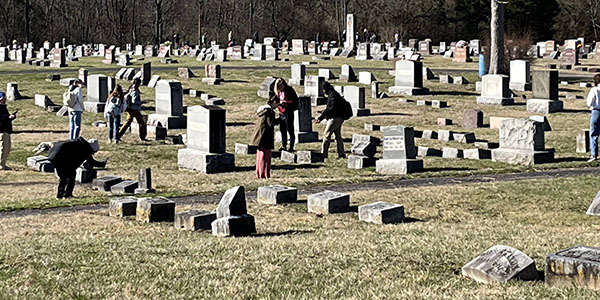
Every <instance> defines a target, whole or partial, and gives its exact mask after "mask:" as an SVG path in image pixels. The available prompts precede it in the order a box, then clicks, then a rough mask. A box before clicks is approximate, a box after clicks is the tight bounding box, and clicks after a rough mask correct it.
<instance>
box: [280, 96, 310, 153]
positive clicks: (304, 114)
mask: <svg viewBox="0 0 600 300" xmlns="http://www.w3.org/2000/svg"><path fill="white" fill-rule="evenodd" d="M311 105H312V99H311V98H310V97H308V96H299V97H298V110H296V111H295V112H294V130H295V134H296V143H312V142H316V141H318V140H319V133H318V132H316V131H313V129H312V121H313V117H312V108H311ZM279 134H281V133H279Z"/></svg>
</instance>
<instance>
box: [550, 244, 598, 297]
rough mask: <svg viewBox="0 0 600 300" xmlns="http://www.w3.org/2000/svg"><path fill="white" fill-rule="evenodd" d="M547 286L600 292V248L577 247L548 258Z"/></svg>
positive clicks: (553, 254)
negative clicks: (599, 282)
mask: <svg viewBox="0 0 600 300" xmlns="http://www.w3.org/2000/svg"><path fill="white" fill-rule="evenodd" d="M544 275H545V276H544V280H545V282H546V285H547V286H549V287H555V288H573V287H580V288H587V289H591V290H600V284H598V278H600V248H594V247H588V246H575V247H572V248H569V249H565V250H561V251H558V252H556V253H552V254H549V255H548V256H546V272H545V274H544Z"/></svg>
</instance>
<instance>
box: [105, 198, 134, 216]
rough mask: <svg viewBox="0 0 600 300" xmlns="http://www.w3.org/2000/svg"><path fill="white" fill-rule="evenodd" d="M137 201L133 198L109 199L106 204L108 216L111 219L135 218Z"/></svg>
mask: <svg viewBox="0 0 600 300" xmlns="http://www.w3.org/2000/svg"><path fill="white" fill-rule="evenodd" d="M137 203H138V199H137V198H135V197H124V198H115V199H111V200H110V202H109V203H108V215H109V216H111V217H127V216H135V211H136V209H137Z"/></svg>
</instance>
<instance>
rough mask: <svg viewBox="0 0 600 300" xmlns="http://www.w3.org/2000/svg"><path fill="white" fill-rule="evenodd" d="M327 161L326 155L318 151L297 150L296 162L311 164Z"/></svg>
mask: <svg viewBox="0 0 600 300" xmlns="http://www.w3.org/2000/svg"><path fill="white" fill-rule="evenodd" d="M323 161H325V156H323V154H322V153H321V152H318V151H307V150H301V151H298V152H296V163H297V164H299V165H310V164H314V163H319V162H323Z"/></svg>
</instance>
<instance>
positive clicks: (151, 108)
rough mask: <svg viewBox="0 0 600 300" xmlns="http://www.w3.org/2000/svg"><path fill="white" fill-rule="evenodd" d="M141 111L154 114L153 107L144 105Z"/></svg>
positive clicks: (154, 108)
mask: <svg viewBox="0 0 600 300" xmlns="http://www.w3.org/2000/svg"><path fill="white" fill-rule="evenodd" d="M142 111H151V112H153V113H154V112H155V111H156V107H154V106H145V105H144V106H143V107H142Z"/></svg>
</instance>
